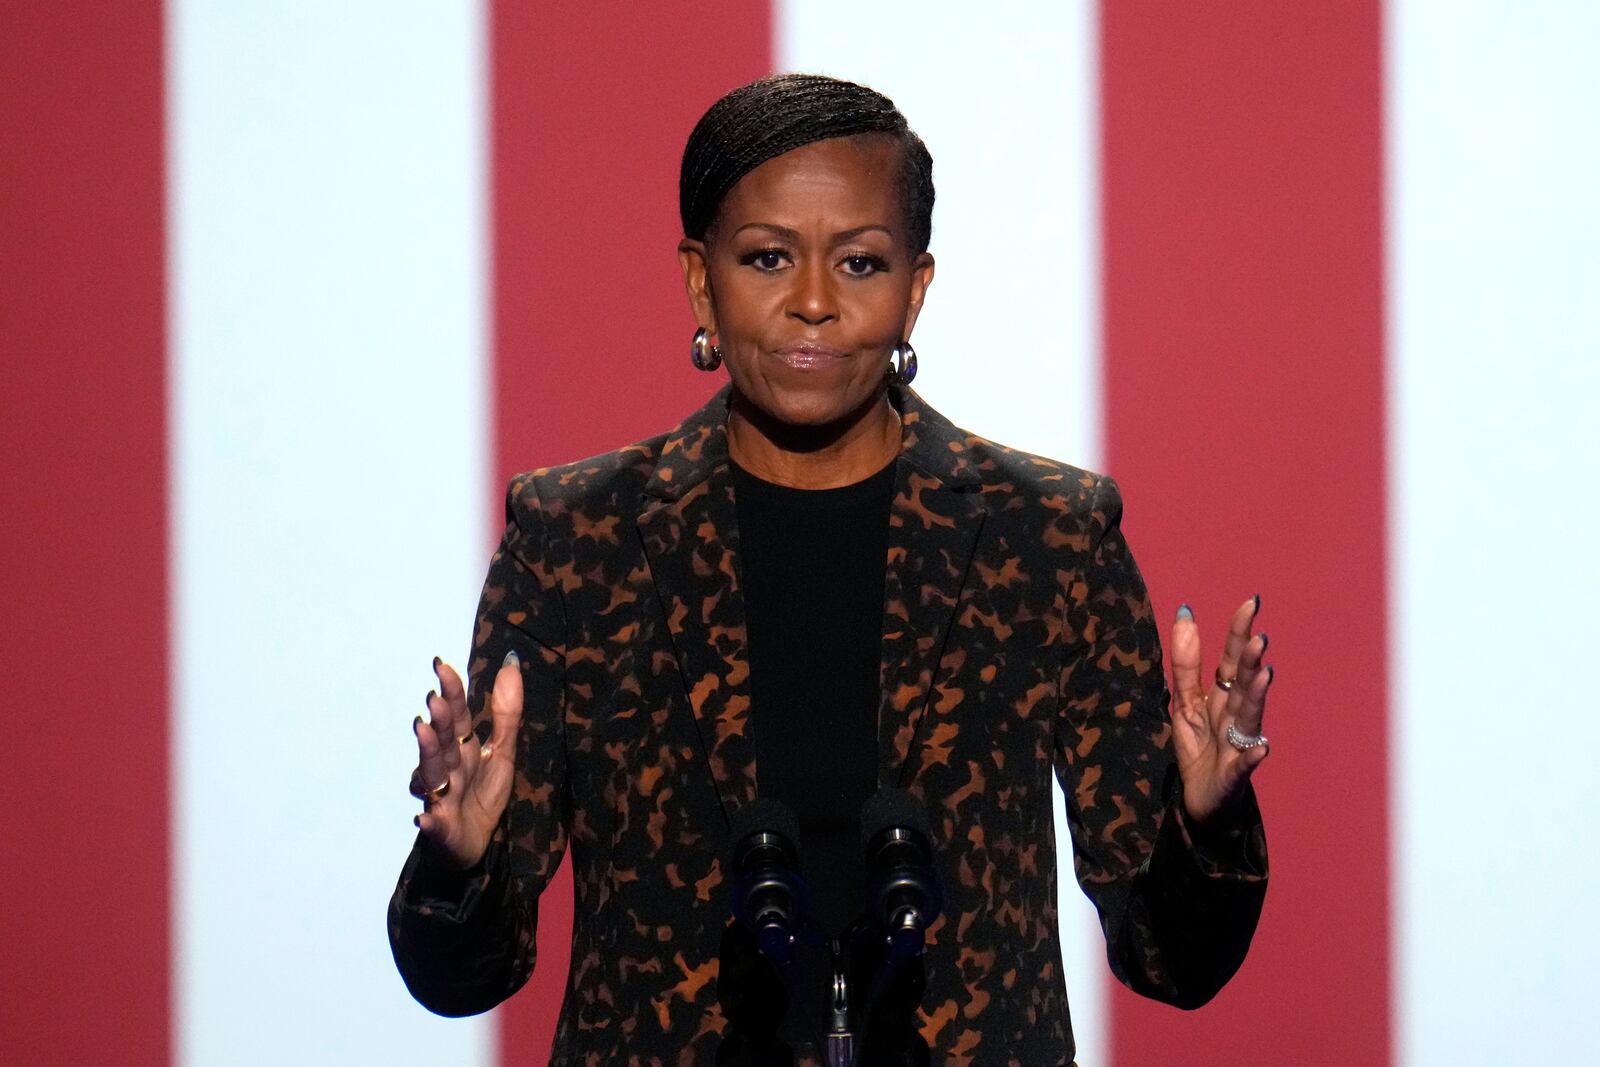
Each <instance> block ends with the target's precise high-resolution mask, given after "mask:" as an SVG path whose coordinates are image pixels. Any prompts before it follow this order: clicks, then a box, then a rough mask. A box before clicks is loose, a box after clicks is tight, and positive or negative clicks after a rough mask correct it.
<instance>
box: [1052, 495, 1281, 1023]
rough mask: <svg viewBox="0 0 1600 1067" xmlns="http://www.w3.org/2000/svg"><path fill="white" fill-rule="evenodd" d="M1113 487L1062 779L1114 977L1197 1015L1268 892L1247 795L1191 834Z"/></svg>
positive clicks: (1093, 526) (1096, 529)
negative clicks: (1233, 809)
mask: <svg viewBox="0 0 1600 1067" xmlns="http://www.w3.org/2000/svg"><path fill="white" fill-rule="evenodd" d="M1121 518H1122V501H1121V497H1120V495H1119V493H1118V491H1117V486H1116V483H1115V482H1113V481H1112V480H1111V479H1109V478H1101V479H1100V480H1099V482H1098V483H1097V484H1096V486H1095V487H1094V490H1093V498H1092V506H1091V515H1090V529H1089V537H1088V540H1087V548H1086V552H1085V554H1084V561H1083V563H1082V565H1081V566H1080V568H1079V569H1078V570H1077V571H1076V572H1075V573H1074V575H1073V579H1074V580H1073V584H1072V586H1071V588H1070V590H1069V594H1068V596H1067V601H1066V602H1067V619H1066V625H1067V633H1068V634H1076V635H1078V640H1077V641H1076V642H1073V643H1069V644H1068V645H1067V646H1066V656H1065V662H1064V664H1063V667H1062V677H1061V693H1062V701H1061V718H1060V719H1059V720H1058V722H1057V727H1056V773H1057V775H1058V777H1059V778H1060V780H1061V785H1062V789H1063V791H1064V792H1065V794H1066V797H1067V821H1068V824H1069V826H1070V827H1071V833H1072V847H1073V852H1074V867H1075V871H1076V874H1077V878H1078V883H1079V885H1080V886H1082V888H1083V891H1084V893H1085V894H1087V895H1088V897H1089V899H1090V900H1091V901H1092V902H1093V903H1094V906H1095V909H1096V910H1097V911H1098V912H1099V915H1100V924H1101V927H1102V929H1103V930H1104V931H1105V937H1106V956H1107V959H1108V960H1109V962H1110V964H1111V970H1112V972H1113V973H1114V974H1115V975H1116V976H1117V979H1118V980H1119V981H1121V982H1122V983H1123V984H1124V985H1126V986H1128V987H1129V988H1130V989H1132V990H1134V991H1135V992H1137V993H1140V994H1142V995H1144V996H1148V997H1153V998H1155V999H1157V1000H1161V1001H1165V1002H1167V1003H1170V1004H1175V1005H1177V1006H1179V1007H1183V1008H1195V1007H1199V1006H1200V1005H1202V1004H1204V1003H1206V1002H1207V1001H1208V1000H1210V999H1211V998H1212V997H1213V996H1215V995H1216V994H1217V991H1218V990H1220V989H1221V988H1222V986H1223V985H1224V984H1225V983H1226V982H1227V981H1228V979H1229V978H1231V977H1233V974H1234V972H1235V971H1237V970H1238V968H1239V965H1240V964H1241V963H1243V962H1244V957H1245V952H1246V951H1247V950H1248V949H1249V947H1250V939H1251V937H1252V936H1253V935H1254V933H1255V927H1256V921H1257V919H1258V918H1259V917H1260V914H1261V905H1262V900H1263V898H1264V897H1265V894H1266V882H1267V855H1266V835H1265V831H1264V829H1263V828H1262V824H1261V813H1260V810H1259V809H1258V808H1257V806H1256V801H1255V796H1254V793H1253V792H1250V793H1248V794H1247V796H1246V797H1245V801H1244V803H1243V804H1242V805H1241V808H1240V810H1239V811H1238V813H1237V815H1236V817H1235V818H1234V819H1233V820H1232V822H1231V823H1229V824H1228V825H1219V826H1212V825H1210V824H1207V825H1206V826H1205V827H1204V828H1203V829H1204V833H1203V834H1202V833H1199V832H1197V829H1198V828H1195V827H1191V826H1189V825H1188V823H1187V820H1186V819H1185V817H1184V812H1183V792H1182V788H1183V787H1182V782H1181V781H1180V779H1179V776H1178V769H1177V764H1176V761H1175V757H1174V755H1173V747H1172V728H1171V723H1170V722H1169V720H1168V718H1167V702H1168V699H1169V695H1168V691H1167V686H1166V677H1165V671H1164V669H1163V667H1162V661H1161V642H1160V638H1159V635H1158V632H1157V628H1156V625H1155V621H1154V619H1153V618H1152V613H1151V607H1150V599H1149V596H1148V594H1147V593H1146V590H1145V586H1144V580H1143V578H1141V577H1140V574H1139V569H1138V567H1137V566H1136V565H1135V563H1134V561H1133V556H1132V554H1131V553H1130V552H1129V550H1128V545H1127V542H1126V541H1125V540H1124V538H1123V536H1122V529H1121Z"/></svg>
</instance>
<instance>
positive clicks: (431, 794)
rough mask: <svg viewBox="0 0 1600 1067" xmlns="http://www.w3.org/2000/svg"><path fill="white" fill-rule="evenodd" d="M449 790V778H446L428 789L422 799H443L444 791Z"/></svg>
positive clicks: (447, 791)
mask: <svg viewBox="0 0 1600 1067" xmlns="http://www.w3.org/2000/svg"><path fill="white" fill-rule="evenodd" d="M449 792H450V779H448V778H446V779H445V780H444V781H442V782H440V783H439V784H438V785H436V786H434V787H433V788H432V789H430V790H428V792H427V795H425V796H424V797H423V799H424V800H430V801H431V800H443V799H444V797H445V794H446V793H449Z"/></svg>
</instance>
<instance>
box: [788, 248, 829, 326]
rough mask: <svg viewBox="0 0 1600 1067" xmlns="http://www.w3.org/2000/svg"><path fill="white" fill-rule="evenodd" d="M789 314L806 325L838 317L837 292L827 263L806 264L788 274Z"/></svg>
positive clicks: (813, 324)
mask: <svg viewBox="0 0 1600 1067" xmlns="http://www.w3.org/2000/svg"><path fill="white" fill-rule="evenodd" d="M790 277H792V278H793V279H794V288H793V289H792V290H790V293H789V314H790V315H793V316H794V317H795V318H797V319H799V320H800V321H802V322H804V323H805V324H806V325H808V326H820V325H822V324H823V323H825V322H827V321H829V320H830V319H836V318H838V317H839V307H838V302H837V294H836V293H835V292H834V288H833V279H832V278H831V277H830V274H829V271H828V267H827V264H825V263H822V262H816V263H810V264H806V265H804V266H802V267H800V269H798V270H796V271H795V272H794V273H793V274H791V275H790Z"/></svg>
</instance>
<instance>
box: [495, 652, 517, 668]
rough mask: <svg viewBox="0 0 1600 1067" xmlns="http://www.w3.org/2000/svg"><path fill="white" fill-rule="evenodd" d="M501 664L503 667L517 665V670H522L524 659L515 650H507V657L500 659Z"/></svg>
mask: <svg viewBox="0 0 1600 1067" xmlns="http://www.w3.org/2000/svg"><path fill="white" fill-rule="evenodd" d="M500 666H502V667H515V668H516V669H517V670H519V671H520V670H521V669H522V660H521V658H519V657H518V656H517V654H516V653H515V652H507V653H506V658H505V659H503V660H501V661H500Z"/></svg>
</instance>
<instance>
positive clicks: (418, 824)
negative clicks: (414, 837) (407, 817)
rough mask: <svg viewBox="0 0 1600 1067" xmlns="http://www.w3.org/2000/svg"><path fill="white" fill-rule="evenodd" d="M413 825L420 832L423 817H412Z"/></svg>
mask: <svg viewBox="0 0 1600 1067" xmlns="http://www.w3.org/2000/svg"><path fill="white" fill-rule="evenodd" d="M411 825H412V826H415V827H416V828H417V829H418V830H420V829H422V816H420V815H413V816H411Z"/></svg>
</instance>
